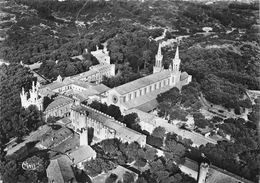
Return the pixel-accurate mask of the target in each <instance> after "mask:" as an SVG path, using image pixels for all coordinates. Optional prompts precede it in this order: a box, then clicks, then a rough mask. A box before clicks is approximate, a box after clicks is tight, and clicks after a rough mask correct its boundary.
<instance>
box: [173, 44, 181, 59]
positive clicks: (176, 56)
mask: <svg viewBox="0 0 260 183" xmlns="http://www.w3.org/2000/svg"><path fill="white" fill-rule="evenodd" d="M174 59H175V60H178V59H180V57H179V45H177V48H176V52H175V57H174Z"/></svg>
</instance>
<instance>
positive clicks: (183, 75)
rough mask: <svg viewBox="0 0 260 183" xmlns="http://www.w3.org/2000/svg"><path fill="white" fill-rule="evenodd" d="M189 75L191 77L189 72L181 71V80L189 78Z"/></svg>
mask: <svg viewBox="0 0 260 183" xmlns="http://www.w3.org/2000/svg"><path fill="white" fill-rule="evenodd" d="M188 77H189V74H188V73H187V72H182V73H181V77H180V80H181V81H182V80H184V79H186V78H188Z"/></svg>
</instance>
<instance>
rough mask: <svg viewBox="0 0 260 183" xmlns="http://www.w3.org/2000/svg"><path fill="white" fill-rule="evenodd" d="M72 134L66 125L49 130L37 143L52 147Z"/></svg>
mask: <svg viewBox="0 0 260 183" xmlns="http://www.w3.org/2000/svg"><path fill="white" fill-rule="evenodd" d="M72 135H73V132H72V131H71V130H70V129H68V128H66V127H61V128H60V129H58V130H51V131H49V132H48V133H45V134H44V135H43V136H42V138H41V142H39V145H41V146H43V147H45V148H54V147H56V146H57V145H59V144H61V143H62V142H63V141H64V140H66V139H68V138H69V137H70V136H72ZM39 145H38V146H39Z"/></svg>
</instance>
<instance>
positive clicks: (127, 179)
mask: <svg viewBox="0 0 260 183" xmlns="http://www.w3.org/2000/svg"><path fill="white" fill-rule="evenodd" d="M123 183H134V174H133V173H130V172H127V171H126V172H125V173H124V174H123Z"/></svg>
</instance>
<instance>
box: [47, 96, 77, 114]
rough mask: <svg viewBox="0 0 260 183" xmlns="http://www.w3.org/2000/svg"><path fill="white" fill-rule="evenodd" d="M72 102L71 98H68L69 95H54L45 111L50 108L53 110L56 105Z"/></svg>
mask: <svg viewBox="0 0 260 183" xmlns="http://www.w3.org/2000/svg"><path fill="white" fill-rule="evenodd" d="M73 102H74V100H73V99H71V98H69V97H65V96H61V95H59V96H58V97H56V98H55V99H54V101H53V102H51V103H50V104H49V105H48V107H47V108H46V109H45V112H47V111H51V110H53V109H55V108H58V107H60V106H64V105H67V104H69V103H73Z"/></svg>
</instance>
